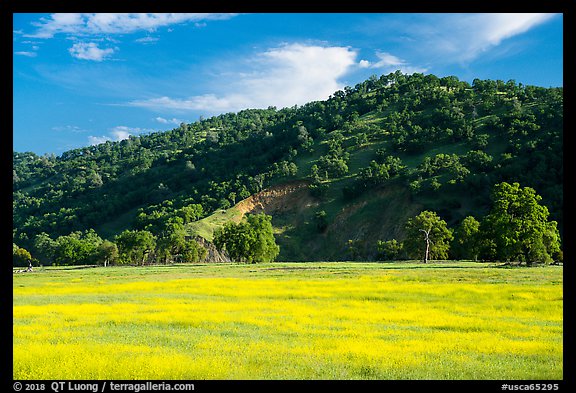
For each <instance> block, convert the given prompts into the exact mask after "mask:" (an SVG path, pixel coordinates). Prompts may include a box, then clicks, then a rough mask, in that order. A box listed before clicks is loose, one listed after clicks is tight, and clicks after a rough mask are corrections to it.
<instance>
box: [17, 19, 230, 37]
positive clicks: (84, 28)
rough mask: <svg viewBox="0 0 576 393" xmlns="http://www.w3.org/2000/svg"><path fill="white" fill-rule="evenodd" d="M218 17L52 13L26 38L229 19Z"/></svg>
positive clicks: (97, 32) (108, 31) (111, 32)
mask: <svg viewBox="0 0 576 393" xmlns="http://www.w3.org/2000/svg"><path fill="white" fill-rule="evenodd" d="M236 15H237V14H221V13H55V14H51V15H50V17H48V18H41V19H40V21H38V22H35V23H33V25H34V26H35V27H36V28H37V30H36V31H35V32H34V33H32V34H26V36H28V37H36V38H52V37H54V36H55V35H56V34H73V35H98V34H127V33H133V32H136V31H154V30H155V29H157V28H159V27H164V26H169V25H172V24H178V23H186V22H201V21H206V20H224V19H230V18H232V17H234V16H236Z"/></svg>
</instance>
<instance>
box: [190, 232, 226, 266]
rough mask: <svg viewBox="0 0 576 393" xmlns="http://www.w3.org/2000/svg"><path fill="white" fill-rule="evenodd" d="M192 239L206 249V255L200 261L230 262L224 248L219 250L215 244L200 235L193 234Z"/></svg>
mask: <svg viewBox="0 0 576 393" xmlns="http://www.w3.org/2000/svg"><path fill="white" fill-rule="evenodd" d="M194 240H196V241H197V242H198V244H200V245H201V246H202V247H204V248H205V249H206V256H205V257H204V259H203V260H202V261H200V262H216V263H219V262H231V261H232V260H231V259H230V256H229V255H228V253H227V252H226V250H222V251H219V250H218V249H217V248H216V246H215V245H214V244H213V243H211V242H209V241H208V240H206V239H204V238H203V237H200V236H195V237H194Z"/></svg>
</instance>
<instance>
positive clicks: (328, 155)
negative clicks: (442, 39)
mask: <svg viewBox="0 0 576 393" xmlns="http://www.w3.org/2000/svg"><path fill="white" fill-rule="evenodd" d="M562 127H563V90H562V88H542V87H536V86H524V85H522V84H521V83H516V82H515V81H508V82H503V81H499V80H497V81H493V80H478V79H476V80H474V82H473V83H472V84H469V83H467V82H462V81H459V80H458V79H457V78H456V77H444V78H439V77H436V76H434V75H423V74H413V75H404V74H402V73H400V72H396V73H393V74H389V75H383V76H381V77H377V76H373V77H371V78H370V79H368V80H366V81H365V82H363V83H359V84H357V85H356V86H354V87H346V88H345V89H344V90H343V91H337V92H335V93H334V94H333V95H332V96H331V97H330V98H329V99H328V100H326V101H317V102H311V103H308V104H306V105H303V106H300V107H296V106H295V107H292V108H284V109H280V110H278V109H277V108H274V107H269V108H268V109H247V110H244V111H241V112H238V113H227V114H223V115H219V116H215V117H212V118H209V119H203V120H200V121H197V122H195V123H191V124H181V125H180V127H178V128H175V129H173V130H169V131H165V132H157V133H151V134H148V135H142V136H138V137H136V136H131V137H130V138H128V139H126V140H123V141H120V142H110V141H108V142H106V143H102V144H99V145H95V146H89V147H85V148H80V149H75V150H71V151H67V152H65V153H63V154H62V155H61V156H58V157H56V156H50V155H45V156H37V155H35V154H34V153H29V152H14V153H13V201H14V202H13V203H14V207H13V225H14V226H13V231H14V243H16V244H18V245H19V246H22V247H27V248H28V247H32V245H33V240H34V238H35V237H36V236H37V235H38V234H40V233H42V232H45V233H47V234H48V235H49V236H51V237H52V238H55V237H57V236H60V235H67V234H69V233H70V232H73V231H84V230H87V229H90V228H93V229H94V230H95V231H96V233H98V234H99V235H100V236H102V237H103V238H110V239H111V238H112V237H113V236H114V235H116V234H118V233H120V232H122V231H123V230H125V229H130V228H133V229H148V230H150V231H151V232H153V233H154V232H155V231H160V230H161V229H162V227H163V225H165V223H166V222H168V221H170V220H171V219H174V218H176V217H179V219H180V221H181V222H182V223H184V225H185V227H186V230H187V232H188V234H189V235H196V236H201V237H203V238H205V239H207V240H209V241H210V240H211V239H212V235H213V231H214V229H215V228H217V227H218V226H221V225H223V223H225V222H227V221H229V220H235V221H239V220H240V219H241V217H242V216H243V215H244V214H247V213H258V212H265V213H267V214H269V215H272V217H273V218H272V224H273V226H274V230H275V236H276V240H277V243H278V244H279V246H280V255H279V257H278V258H277V259H278V260H342V259H373V258H375V256H376V243H377V241H378V240H390V239H399V240H400V239H402V237H403V231H404V225H405V223H406V221H407V219H408V218H411V217H414V216H415V215H417V214H418V213H419V212H420V211H422V210H425V209H427V210H433V211H435V212H437V213H438V214H439V216H440V217H441V218H442V219H444V220H445V221H446V222H447V223H448V225H450V226H454V225H457V224H458V223H459V222H460V221H461V220H462V219H463V218H464V217H466V216H469V215H472V216H475V217H477V218H481V217H482V216H483V215H485V214H486V213H487V210H488V208H489V206H490V203H491V201H490V192H491V190H492V187H493V185H494V184H496V183H499V182H502V181H506V182H518V183H520V184H521V185H522V186H527V187H532V188H534V189H535V190H536V192H537V193H538V194H539V195H541V196H542V204H543V205H545V206H546V207H547V208H548V209H549V211H550V219H551V220H555V221H557V222H558V228H559V229H560V233H562V224H563V199H562V195H563V133H562Z"/></svg>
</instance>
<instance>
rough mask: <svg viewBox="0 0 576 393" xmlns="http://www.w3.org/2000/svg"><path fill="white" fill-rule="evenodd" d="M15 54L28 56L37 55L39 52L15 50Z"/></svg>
mask: <svg viewBox="0 0 576 393" xmlns="http://www.w3.org/2000/svg"><path fill="white" fill-rule="evenodd" d="M14 54H15V55H18V56H26V57H36V56H37V55H38V53H36V52H28V51H20V52H14Z"/></svg>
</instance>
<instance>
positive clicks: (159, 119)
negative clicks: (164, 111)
mask: <svg viewBox="0 0 576 393" xmlns="http://www.w3.org/2000/svg"><path fill="white" fill-rule="evenodd" d="M154 120H156V121H157V122H158V123H162V124H176V125H180V124H181V123H183V122H184V120H180V119H176V118H175V117H173V118H172V119H165V118H163V117H157V118H156V119H154Z"/></svg>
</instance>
